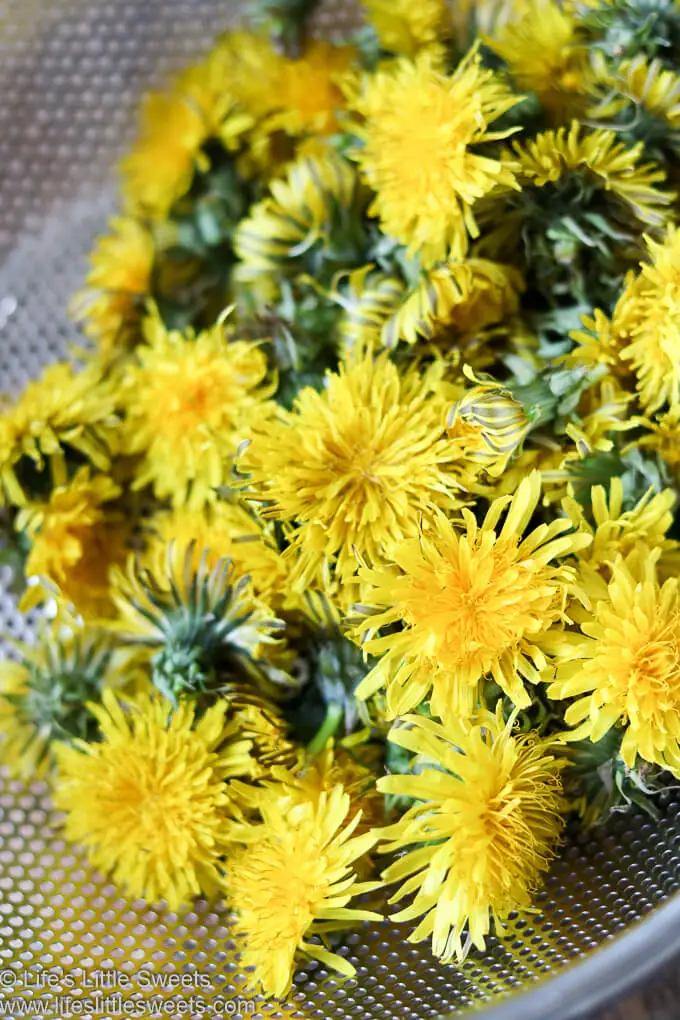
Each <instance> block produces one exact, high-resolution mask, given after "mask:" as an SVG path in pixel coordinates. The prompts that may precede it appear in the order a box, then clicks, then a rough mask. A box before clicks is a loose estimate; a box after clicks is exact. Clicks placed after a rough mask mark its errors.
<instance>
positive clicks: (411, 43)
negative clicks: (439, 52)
mask: <svg viewBox="0 0 680 1020" xmlns="http://www.w3.org/2000/svg"><path fill="white" fill-rule="evenodd" d="M364 7H365V8H366V13H367V14H368V19H369V21H370V22H371V24H372V25H373V27H374V28H375V30H376V32H377V34H378V39H379V40H380V45H381V46H382V48H383V49H384V50H387V51H388V52H390V53H403V54H404V56H407V57H413V56H415V54H416V53H417V52H418V50H421V49H424V48H425V47H428V46H433V45H434V44H435V43H439V42H442V41H443V40H444V39H446V37H447V36H448V35H450V33H451V15H450V13H449V9H448V6H447V4H446V0H423V2H422V3H419V4H413V3H412V2H411V0H364Z"/></svg>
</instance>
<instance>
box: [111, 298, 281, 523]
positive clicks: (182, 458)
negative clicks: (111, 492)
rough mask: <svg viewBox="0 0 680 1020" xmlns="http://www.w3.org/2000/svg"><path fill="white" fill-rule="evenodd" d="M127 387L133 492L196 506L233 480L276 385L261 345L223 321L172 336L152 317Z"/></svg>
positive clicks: (127, 436)
mask: <svg viewBox="0 0 680 1020" xmlns="http://www.w3.org/2000/svg"><path fill="white" fill-rule="evenodd" d="M145 332H146V338H147V342H146V343H145V344H143V345H140V347H138V348H137V351H136V352H135V353H136V360H135V362H134V363H132V364H130V365H129V366H128V367H127V370H126V375H125V379H124V383H123V394H122V395H123V402H124V406H125V412H126V418H125V428H124V434H123V445H124V450H125V452H126V453H128V454H136V455H139V456H140V464H139V467H138V470H137V475H136V477H135V479H134V482H133V487H134V488H137V489H141V488H143V487H144V486H146V485H152V486H153V490H154V493H155V495H156V496H157V497H158V498H159V499H169V500H170V501H171V502H172V504H173V505H174V506H181V505H187V506H189V507H191V508H197V507H201V506H203V505H205V504H206V503H207V502H210V501H211V500H213V499H215V498H216V493H215V490H216V489H217V488H219V487H220V486H222V485H224V484H226V483H227V482H228V480H229V472H230V467H231V462H232V459H233V457H234V454H235V453H236V450H237V447H238V445H239V443H240V442H241V441H242V440H243V439H245V438H246V436H247V435H248V422H249V419H250V417H251V416H253V417H257V416H259V415H261V414H264V413H265V407H264V405H265V402H266V401H267V399H268V398H269V397H270V396H271V394H272V391H273V387H272V386H271V385H269V384H266V383H265V377H266V374H267V361H266V358H265V355H264V354H263V352H262V350H261V349H260V347H259V346H257V345H256V344H253V343H248V342H246V341H230V340H229V339H228V338H227V336H226V335H225V326H224V321H223V319H220V321H218V323H217V324H216V325H215V326H214V327H212V328H211V329H209V330H206V331H204V332H202V333H198V334H197V335H194V334H193V332H188V333H187V334H185V335H183V334H181V333H178V332H167V331H166V330H165V328H164V327H163V325H162V324H161V322H160V319H159V318H158V317H157V316H156V315H154V316H152V317H151V318H150V319H149V320H147V322H146V327H145Z"/></svg>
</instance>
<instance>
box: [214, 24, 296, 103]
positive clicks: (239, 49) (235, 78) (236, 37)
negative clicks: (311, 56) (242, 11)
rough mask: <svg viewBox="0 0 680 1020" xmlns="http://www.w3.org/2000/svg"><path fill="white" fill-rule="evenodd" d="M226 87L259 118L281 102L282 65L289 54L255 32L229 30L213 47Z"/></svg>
mask: <svg viewBox="0 0 680 1020" xmlns="http://www.w3.org/2000/svg"><path fill="white" fill-rule="evenodd" d="M214 60H215V62H216V64H217V65H218V66H219V67H220V68H221V69H222V73H223V75H224V78H225V81H226V82H227V87H228V89H229V91H230V93H231V94H232V95H233V96H234V98H235V99H236V101H237V102H238V104H239V105H240V107H241V108H242V109H243V110H245V111H246V113H248V114H250V115H251V116H252V117H253V118H254V119H255V120H257V121H259V120H262V118H264V117H266V116H267V115H268V114H270V113H271V112H272V110H275V109H276V108H277V106H278V104H279V94H278V89H279V81H280V77H281V66H282V64H283V63H284V62H285V60H286V58H285V57H283V56H282V55H281V54H280V53H278V52H277V51H276V50H274V49H272V46H271V44H270V42H269V39H268V38H266V37H265V36H262V35H257V34H255V33H254V32H245V31H236V32H226V33H225V34H224V35H223V36H222V38H221V39H220V40H219V42H218V43H217V46H216V47H215V50H214Z"/></svg>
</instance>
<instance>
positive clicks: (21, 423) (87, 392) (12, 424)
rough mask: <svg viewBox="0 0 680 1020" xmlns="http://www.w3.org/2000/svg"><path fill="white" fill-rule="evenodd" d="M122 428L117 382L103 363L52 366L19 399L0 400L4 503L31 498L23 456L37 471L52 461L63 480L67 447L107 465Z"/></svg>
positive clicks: (96, 464) (0, 475)
mask: <svg viewBox="0 0 680 1020" xmlns="http://www.w3.org/2000/svg"><path fill="white" fill-rule="evenodd" d="M118 430H119V420H118V418H117V417H116V414H115V397H114V391H113V387H112V384H111V382H110V381H109V380H105V379H104V376H103V374H102V369H101V368H100V367H99V366H97V365H95V364H91V365H87V366H86V367H85V368H84V369H76V368H75V367H74V366H73V365H70V364H67V363H66V362H57V363H56V364H54V365H49V366H48V367H47V368H46V369H45V371H44V372H43V374H42V376H41V377H40V378H39V379H34V380H32V381H31V382H29V384H28V386H27V387H26V388H25V390H24V391H23V393H22V394H21V396H20V397H19V398H18V399H17V400H16V401H14V402H9V401H7V402H5V401H2V400H1V399H0V504H3V503H4V502H9V503H12V504H14V505H15V506H23V505H24V504H25V503H26V499H27V494H26V484H25V482H24V481H23V480H22V475H23V471H22V468H23V465H22V461H24V458H26V461H25V462H30V463H32V466H33V467H35V468H36V469H37V470H38V471H42V470H43V468H44V467H45V462H48V463H49V464H50V465H51V467H52V469H53V473H54V475H55V477H56V478H57V479H58V480H62V479H63V478H64V466H63V462H64V458H65V455H66V454H67V453H68V452H71V453H75V455H76V456H79V457H81V458H82V457H84V458H85V459H86V460H88V461H90V463H91V464H93V465H94V467H96V468H98V469H99V470H100V471H106V470H108V468H109V466H110V463H111V456H112V454H113V453H114V452H116V451H117V449H118V439H119V436H118Z"/></svg>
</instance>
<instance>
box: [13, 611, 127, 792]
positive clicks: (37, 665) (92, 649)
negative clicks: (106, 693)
mask: <svg viewBox="0 0 680 1020" xmlns="http://www.w3.org/2000/svg"><path fill="white" fill-rule="evenodd" d="M118 679H119V677H118V673H117V671H116V670H115V669H114V668H113V663H112V648H111V644H110V642H109V641H107V640H106V639H104V638H103V637H102V636H101V635H100V634H98V633H97V632H94V633H92V634H88V633H86V632H83V631H76V632H75V633H74V634H72V635H70V636H64V637H62V636H60V635H59V634H57V633H56V632H55V633H51V632H50V631H48V630H46V629H45V630H43V631H42V632H41V633H40V639H39V643H38V644H37V645H36V646H35V647H29V646H22V647H21V658H20V659H19V660H18V661H12V660H7V661H5V662H2V663H0V757H1V758H2V761H3V764H5V765H8V766H9V768H10V771H11V772H12V774H14V775H18V776H21V777H22V778H23V779H36V778H40V777H42V776H43V775H44V774H45V773H47V772H48V771H49V770H50V769H51V768H52V766H53V764H54V759H53V747H52V745H53V744H54V742H55V741H57V740H72V739H74V738H81V739H83V740H88V739H93V737H94V735H95V729H96V724H95V721H94V718H93V716H92V714H91V713H90V712H89V711H88V710H87V708H86V703H87V702H88V701H98V700H99V699H100V697H101V693H102V690H103V689H104V688H105V687H106V686H109V685H111V684H115V683H117V681H118ZM3 737H4V742H3V740H2V738H3Z"/></svg>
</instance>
